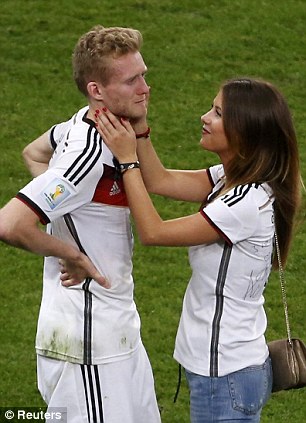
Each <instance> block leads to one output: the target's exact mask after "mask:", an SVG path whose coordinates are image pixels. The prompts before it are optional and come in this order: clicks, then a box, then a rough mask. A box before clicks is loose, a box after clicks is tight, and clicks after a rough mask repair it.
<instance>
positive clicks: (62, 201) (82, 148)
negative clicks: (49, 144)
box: [17, 127, 103, 224]
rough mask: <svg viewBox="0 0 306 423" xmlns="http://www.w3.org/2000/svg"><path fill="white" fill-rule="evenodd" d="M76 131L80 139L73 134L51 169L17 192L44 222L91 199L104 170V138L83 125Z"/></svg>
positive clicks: (54, 159) (51, 165)
mask: <svg viewBox="0 0 306 423" xmlns="http://www.w3.org/2000/svg"><path fill="white" fill-rule="evenodd" d="M82 130H83V131H86V132H85V134H84V133H82ZM74 132H75V133H77V134H78V135H79V138H75V137H74V135H73V134H72V136H71V138H70V139H69V142H67V143H66V144H67V145H65V144H64V145H63V146H61V148H60V149H59V151H57V152H56V153H55V154H54V156H53V158H52V160H51V162H50V167H49V169H48V170H47V171H46V172H45V173H43V174H42V175H40V176H38V177H37V178H35V179H33V180H32V181H31V182H30V183H29V184H28V185H26V186H25V187H24V188H23V189H22V190H21V191H20V192H19V193H18V194H17V198H19V199H20V200H22V201H23V202H24V203H26V204H28V205H29V207H31V208H32V209H33V210H34V211H35V212H36V214H37V215H38V216H39V217H40V220H41V222H42V223H44V224H46V223H49V222H50V221H53V220H55V219H57V218H58V217H61V216H63V215H64V214H66V213H70V212H72V211H73V210H75V209H77V208H79V207H81V206H82V205H84V204H86V203H88V202H90V201H91V199H92V197H93V195H94V192H95V189H96V186H97V183H98V182H99V180H100V178H101V176H102V173H103V161H102V160H100V158H101V155H102V140H101V138H100V136H99V134H98V133H97V131H96V130H95V129H94V128H90V129H89V130H88V128H86V129H84V127H81V128H79V130H77V128H76V129H75V130H74ZM84 139H87V142H86V144H85V143H84V141H83V140H84Z"/></svg>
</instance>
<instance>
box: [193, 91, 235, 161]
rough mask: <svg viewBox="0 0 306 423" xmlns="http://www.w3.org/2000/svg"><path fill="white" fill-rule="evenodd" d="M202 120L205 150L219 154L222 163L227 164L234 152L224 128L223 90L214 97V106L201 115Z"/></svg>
mask: <svg viewBox="0 0 306 423" xmlns="http://www.w3.org/2000/svg"><path fill="white" fill-rule="evenodd" d="M201 122H202V123H203V129H202V138H201V141H200V144H201V146H202V147H203V148H204V149H205V150H208V151H212V152H213V153H216V154H218V156H219V157H220V159H221V161H222V163H223V164H226V163H227V162H228V161H229V160H230V159H231V158H232V156H233V154H232V152H231V150H230V148H229V144H228V140H227V138H226V136H225V133H224V128H223V120H222V92H221V91H219V93H218V94H217V96H216V98H215V99H214V102H213V104H212V108H211V109H210V110H209V111H208V112H207V113H205V115H203V116H201Z"/></svg>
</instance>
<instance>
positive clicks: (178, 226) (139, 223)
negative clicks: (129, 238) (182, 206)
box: [99, 112, 220, 246]
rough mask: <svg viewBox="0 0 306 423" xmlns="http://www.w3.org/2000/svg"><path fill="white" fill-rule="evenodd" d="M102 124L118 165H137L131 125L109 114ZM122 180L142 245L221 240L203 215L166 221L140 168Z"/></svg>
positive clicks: (126, 172)
mask: <svg viewBox="0 0 306 423" xmlns="http://www.w3.org/2000/svg"><path fill="white" fill-rule="evenodd" d="M99 122H100V131H101V134H102V137H103V139H104V141H105V143H106V144H107V145H108V147H109V148H110V149H111V151H112V152H113V154H114V155H115V156H116V157H117V159H118V160H119V163H133V162H136V161H137V159H138V156H137V153H136V138H135V133H134V130H133V128H132V127H131V125H130V123H129V122H128V121H126V120H122V123H120V122H119V121H118V120H117V119H116V118H115V116H114V115H112V114H111V113H110V112H106V113H101V114H100V115H99ZM123 178H124V185H125V190H126V193H127V196H128V201H129V206H130V208H131V212H132V215H133V217H134V219H135V223H136V228H137V232H138V234H139V237H140V240H141V242H142V243H143V244H145V245H164V246H189V245H198V244H203V243H211V242H215V241H217V240H218V239H220V236H219V234H218V233H217V232H216V231H215V230H214V229H213V227H212V226H211V225H210V224H209V223H208V222H207V221H206V220H205V219H204V217H203V216H202V215H201V213H196V214H194V215H191V216H186V217H181V218H178V219H173V220H167V221H163V220H162V219H161V217H160V216H159V214H158V213H157V211H156V209H155V208H154V206H153V204H152V201H151V199H150V197H149V195H148V192H147V190H146V187H145V185H144V182H143V179H142V176H141V173H140V170H139V169H137V168H133V169H129V170H126V171H125V172H124V173H123ZM170 194H171V192H170Z"/></svg>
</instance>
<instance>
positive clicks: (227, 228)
mask: <svg viewBox="0 0 306 423" xmlns="http://www.w3.org/2000/svg"><path fill="white" fill-rule="evenodd" d="M256 191H257V188H256V187H255V186H254V184H249V185H243V186H242V185H241V186H237V187H235V188H234V189H232V190H230V191H229V192H228V193H227V194H225V195H223V196H221V197H219V198H216V199H215V200H214V201H212V202H211V203H209V204H208V205H206V206H205V207H204V208H203V209H202V210H201V213H202V215H203V216H204V218H205V219H206V220H207V221H208V222H209V223H210V224H211V225H212V226H213V227H214V228H215V230H216V231H217V232H218V233H219V234H220V235H221V236H222V237H223V238H224V239H225V240H226V241H227V242H228V243H230V244H236V243H237V242H240V241H242V240H244V239H246V238H248V237H250V236H251V235H253V233H254V232H255V231H256V227H257V222H258V217H259V209H258V200H257V192H256Z"/></svg>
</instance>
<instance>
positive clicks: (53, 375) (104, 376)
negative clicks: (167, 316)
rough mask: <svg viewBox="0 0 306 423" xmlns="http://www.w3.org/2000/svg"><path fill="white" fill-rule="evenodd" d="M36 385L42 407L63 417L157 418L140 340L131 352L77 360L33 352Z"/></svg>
mask: <svg viewBox="0 0 306 423" xmlns="http://www.w3.org/2000/svg"><path fill="white" fill-rule="evenodd" d="M37 378H38V389H39V391H40V393H41V395H42V397H43V399H44V400H45V401H46V403H47V404H48V410H47V413H49V414H51V413H54V412H56V411H58V410H60V409H61V411H62V410H64V411H65V410H67V416H66V415H65V412H64V413H61V415H62V420H58V419H57V417H56V420H55V419H54V420H53V421H57V422H59V421H60V422H67V423H85V422H87V423H123V422H124V423H160V422H161V419H160V413H159V409H158V405H157V401H156V396H155V389H154V379H153V374H152V369H151V365H150V362H149V359H148V356H147V353H146V351H145V349H144V346H143V345H142V344H140V346H139V348H138V349H137V351H136V352H135V353H133V355H132V356H130V357H129V358H128V359H125V360H122V361H116V362H113V363H107V364H100V365H82V364H74V363H69V362H66V361H61V360H55V359H52V358H48V357H44V356H40V355H38V356H37Z"/></svg>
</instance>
